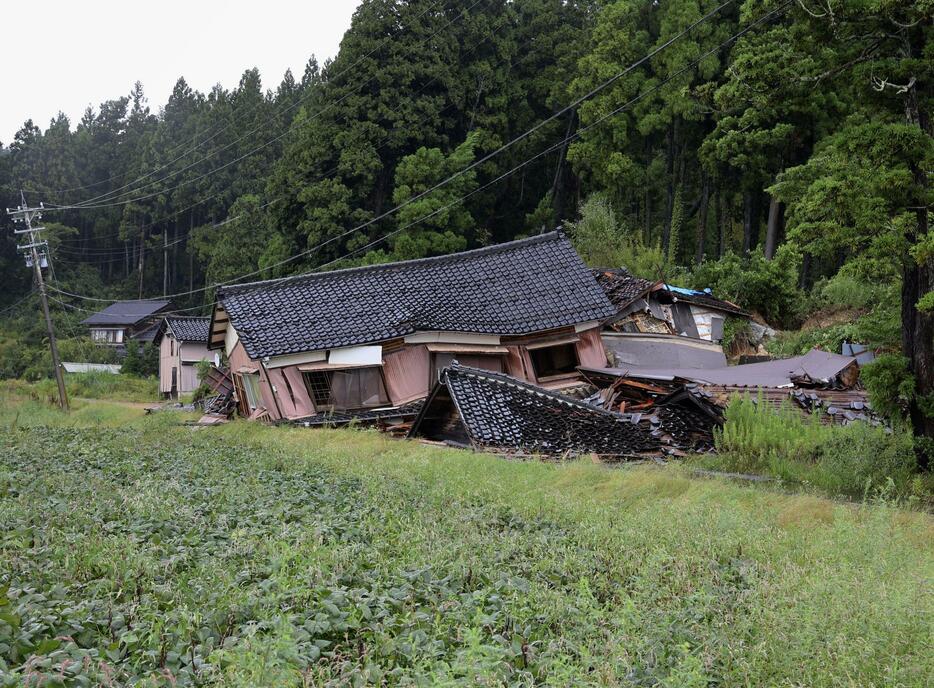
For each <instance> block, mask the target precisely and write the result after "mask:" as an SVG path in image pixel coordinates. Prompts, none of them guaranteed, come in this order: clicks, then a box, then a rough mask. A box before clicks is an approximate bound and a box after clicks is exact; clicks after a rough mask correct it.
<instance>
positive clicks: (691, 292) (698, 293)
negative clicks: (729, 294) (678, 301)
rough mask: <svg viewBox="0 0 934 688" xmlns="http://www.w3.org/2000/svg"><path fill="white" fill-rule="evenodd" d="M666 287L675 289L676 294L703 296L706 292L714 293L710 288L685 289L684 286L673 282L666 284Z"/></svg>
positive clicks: (670, 289) (669, 289) (707, 293)
mask: <svg viewBox="0 0 934 688" xmlns="http://www.w3.org/2000/svg"><path fill="white" fill-rule="evenodd" d="M665 289H667V290H668V291H673V292H674V293H676V294H684V295H685V296H701V295H704V294H706V295H707V296H710V295H711V294H712V293H713V292H711V291H710V288H707V289H704V290H703V291H698V290H697V289H685V288H684V287H676V286H674V285H671V284H666V285H665Z"/></svg>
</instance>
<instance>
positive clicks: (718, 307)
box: [593, 269, 749, 367]
mask: <svg viewBox="0 0 934 688" xmlns="http://www.w3.org/2000/svg"><path fill="white" fill-rule="evenodd" d="M593 274H594V277H595V278H596V280H597V283H598V284H599V285H600V286H601V287H602V288H603V290H604V292H605V293H606V295H607V298H608V299H609V300H610V301H611V302H612V304H613V306H614V307H615V308H616V314H615V315H614V316H613V317H611V318H608V319H607V321H606V323H605V324H606V327H605V329H604V333H603V342H604V345H605V346H606V348H607V351H608V352H609V353H610V355H611V356H612V358H613V359H614V363H617V364H625V363H636V364H640V365H651V364H653V363H658V364H661V363H665V364H675V365H682V366H689V367H718V366H720V365H725V364H726V358H725V357H724V355H723V350H722V349H721V348H720V346H719V343H720V341H721V340H722V339H723V324H724V322H725V321H726V319H727V318H728V317H738V318H749V314H748V313H746V312H745V311H744V310H743V309H742V308H740V307H739V306H737V305H736V304H734V303H730V302H729V301H724V300H723V299H718V298H715V297H714V296H713V295H712V294H711V293H710V291H709V290H705V291H698V290H695V289H683V288H681V287H675V286H672V285H670V284H665V283H664V282H662V281H657V282H651V281H649V280H644V279H641V278H639V277H635V276H633V275H631V274H630V273H629V272H628V271H627V270H623V269H612V270H604V269H598V270H594V271H593Z"/></svg>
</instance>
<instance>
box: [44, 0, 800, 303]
mask: <svg viewBox="0 0 934 688" xmlns="http://www.w3.org/2000/svg"><path fill="white" fill-rule="evenodd" d="M790 2H791V0H789V2H786V3H785V4H783V5H781V6H780V7H778V8H776V9H775V10H773V11H772V12H769V13H768V14H766V15H763V16H762V17H760V18H759V19H757V20H755V21H754V22H752V23H751V24H750V25H749V26H747V27H746V28H744V29H743V30H742V31H739V32H738V33H736V34H734V35H733V36H731V37H730V38H728V39H727V40H725V41H724V42H723V43H721V44H720V45H718V46H717V47H715V48H713V49H711V50H708V51H707V52H705V53H704V54H702V55H701V56H700V57H698V58H696V59H695V60H693V61H692V62H690V63H688V64H686V65H685V66H684V67H682V68H681V69H679V70H677V71H676V72H674V73H672V74H671V75H669V76H668V77H667V78H666V79H664V80H662V81H660V82H659V83H657V84H655V85H654V86H653V87H652V88H650V89H649V90H647V91H644V92H643V93H641V94H639V95H637V96H636V97H634V98H632V99H631V100H629V101H627V102H626V103H625V104H624V105H622V106H620V107H618V108H616V109H615V110H614V111H613V112H612V113H610V114H608V115H605V116H604V117H602V118H600V120H598V121H596V122H594V123H592V124H590V125H588V126H587V127H584V128H582V129H580V130H578V131H577V132H575V133H574V134H571V135H570V136H567V137H565V138H564V139H563V140H562V141H559V142H557V143H555V144H552V145H550V146H548V147H547V148H545V149H544V150H542V151H540V152H539V153H537V154H536V155H534V156H532V157H531V158H528V159H527V160H525V161H523V162H522V163H520V164H518V165H516V166H515V167H513V168H511V169H510V170H508V171H507V172H505V173H503V174H501V175H499V176H498V177H496V178H495V179H493V180H491V181H489V182H487V183H486V184H483V185H482V186H480V187H478V188H477V189H474V190H473V191H471V192H469V193H467V194H465V195H464V196H461V197H460V198H458V199H455V200H454V201H451V202H450V203H447V204H445V205H444V206H442V207H440V208H438V209H436V210H435V211H433V212H431V213H428V214H427V215H424V216H422V217H419V218H417V219H415V220H413V221H412V222H410V223H408V224H406V225H405V226H403V227H399V228H397V229H396V230H393V231H392V232H389V233H387V234H385V235H383V236H382V237H379V238H377V239H375V240H373V241H371V242H370V243H368V244H366V245H365V246H362V247H359V248H357V249H355V250H354V251H351V252H349V253H348V254H346V255H344V256H341V257H340V258H337V259H334V260H332V261H330V262H329V263H325V264H324V265H323V266H319V268H318V269H320V268H321V267H327V266H329V265H332V264H334V263H336V262H338V261H340V260H343V259H344V258H346V257H348V256H350V255H353V254H354V253H356V252H359V251H361V250H364V249H366V248H370V247H372V246H374V245H376V244H378V243H380V242H382V241H385V240H386V239H388V238H390V237H391V236H394V235H396V234H398V233H400V232H402V231H404V230H406V229H408V228H410V227H412V226H414V225H416V224H418V223H420V222H423V221H425V220H427V219H430V218H431V217H433V216H435V215H437V214H439V213H441V212H444V211H445V210H448V209H450V208H452V207H454V206H455V205H458V204H460V203H462V202H463V201H464V200H466V199H467V198H469V197H471V196H473V195H475V194H477V193H479V192H480V191H483V190H485V189H487V188H489V187H490V186H492V185H494V184H496V183H498V182H500V181H502V180H503V179H505V178H507V177H509V176H511V175H512V174H514V173H515V172H517V171H518V170H520V169H522V168H523V167H525V166H527V165H529V164H531V163H532V162H534V161H535V160H537V159H539V158H541V157H543V156H545V155H548V154H550V153H552V152H554V151H555V150H557V149H559V148H560V147H561V146H563V145H565V144H566V143H569V142H571V141H573V140H575V139H576V138H579V137H580V135H581V134H583V133H584V132H585V131H587V130H589V129H591V128H592V127H594V126H598V125H599V124H602V123H603V122H604V121H606V119H608V118H609V117H611V116H614V115H616V114H619V113H620V112H622V111H623V110H625V109H628V108H629V107H631V106H632V105H634V104H635V103H637V102H638V101H640V100H642V99H643V98H645V97H647V96H649V95H651V94H652V93H654V92H656V91H658V90H659V89H660V88H662V87H663V86H665V85H666V84H668V83H670V82H671V81H673V80H674V79H676V78H677V77H679V76H681V75H682V74H683V73H685V72H686V71H688V70H689V69H692V68H694V67H696V66H697V65H698V64H699V63H700V62H701V61H702V60H704V59H706V58H707V57H709V56H710V55H712V54H714V53H716V52H718V51H719V50H721V49H723V48H724V47H726V46H727V45H729V44H730V43H732V42H733V41H735V40H736V39H738V38H740V37H741V36H743V35H744V34H746V33H747V32H749V31H750V30H752V29H753V28H754V27H755V26H758V25H759V24H761V23H762V22H764V21H765V20H767V19H769V18H771V17H772V16H774V15H776V14H777V13H778V12H780V11H782V10H784V9H785V7H787V6H788V5H789V4H790ZM727 4H729V3H724V5H721V6H720V8H722V7H725V6H726V5H727ZM718 9H719V8H718ZM707 16H708V17H709V16H711V15H707ZM669 44H670V42H669ZM639 62H640V63H641V62H644V58H643V59H642V60H640V61H639ZM624 71H631V69H629V68H627V70H624ZM614 79H616V77H614ZM569 107H570V106H569ZM565 111H567V109H565ZM537 127H539V128H540V125H537ZM524 137H525V134H520V135H519V136H518V137H516V138H515V139H513V141H511V142H509V143H507V144H504V146H503V147H501V149H500V150H504V149H505V148H506V147H508V146H509V145H511V144H512V143H514V142H515V141H517V140H520V139H522V138H524ZM495 153H496V151H494V153H493V154H490V155H489V156H487V157H486V158H485V159H489V158H490V157H492V156H493V155H494V154H495ZM483 161H484V160H480V161H477V162H475V163H473V164H471V165H469V166H468V167H466V168H464V169H463V170H460V171H459V172H457V173H455V174H453V175H451V176H450V177H448V178H447V179H445V180H444V181H442V182H439V183H438V184H436V185H435V186H433V187H432V188H431V189H428V190H427V191H426V192H423V193H422V194H419V195H417V196H415V197H413V198H411V199H409V200H407V201H405V202H403V203H401V204H399V205H398V206H396V207H395V208H393V209H391V210H389V211H386V213H384V214H383V215H382V216H380V217H377V218H373V219H371V220H369V221H367V222H365V223H362V224H361V225H358V226H357V227H354V228H352V229H350V230H347V231H345V232H343V233H341V234H338V235H336V236H334V237H331V238H329V239H327V240H325V241H323V242H320V243H319V244H317V245H315V246H313V247H311V248H309V249H307V250H305V251H302V252H300V253H298V254H295V255H294V256H290V257H289V258H286V259H283V260H281V261H278V262H277V263H274V264H272V265H267V266H264V267H263V268H260V269H258V270H254V271H252V272H249V273H246V274H244V275H241V276H239V277H237V278H234V279H233V280H230V281H227V282H224V283H217V284H213V285H208V286H205V287H201V288H198V289H193V290H189V291H186V292H180V293H177V294H170V295H168V296H166V298H174V297H180V296H189V295H192V294H196V293H202V292H205V291H208V290H209V289H214V288H217V287H222V286H228V285H233V284H234V283H235V282H236V281H238V280H242V279H245V278H247V277H252V276H255V275H257V274H261V273H263V272H267V271H269V270H271V269H273V268H276V267H281V266H282V265H285V264H287V263H290V262H292V261H295V260H297V259H299V258H301V257H304V256H306V255H308V254H310V253H312V252H314V251H317V250H318V249H320V248H323V247H324V246H326V245H328V244H330V243H333V242H335V241H338V240H340V239H342V238H344V237H345V236H347V235H349V234H351V233H353V232H356V231H359V230H360V229H362V228H364V227H366V226H367V225H369V224H372V223H373V222H375V221H377V220H378V219H381V217H385V216H387V215H389V214H392V213H395V212H397V211H398V210H400V209H401V208H403V207H405V206H406V205H408V204H410V203H412V202H413V201H415V200H417V199H419V198H421V197H423V196H424V195H426V194H428V193H431V192H432V191H434V190H436V189H438V188H440V187H441V186H443V185H445V184H447V183H449V182H450V181H451V180H453V179H455V178H457V177H458V176H460V175H462V174H464V173H465V172H466V171H468V170H469V169H472V168H473V167H476V165H478V164H482V162H483ZM59 291H60V293H63V294H65V295H67V296H73V297H75V298H83V299H86V300H90V301H101V302H107V301H108V299H99V298H96V297H86V296H83V295H80V294H74V293H71V292H66V291H61V290H59Z"/></svg>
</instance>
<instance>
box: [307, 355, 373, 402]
mask: <svg viewBox="0 0 934 688" xmlns="http://www.w3.org/2000/svg"><path fill="white" fill-rule="evenodd" d="M303 376H304V379H305V386H306V387H307V388H308V394H309V395H310V396H311V399H312V401H313V402H314V404H315V409H317V410H318V411H321V410H328V409H331V410H334V411H350V410H354V409H365V408H376V407H379V406H388V405H389V395H388V394H387V393H386V385H385V383H384V382H383V371H382V369H381V368H379V367H378V366H372V367H369V368H349V369H346V370H315V371H312V372H308V373H304V374H303Z"/></svg>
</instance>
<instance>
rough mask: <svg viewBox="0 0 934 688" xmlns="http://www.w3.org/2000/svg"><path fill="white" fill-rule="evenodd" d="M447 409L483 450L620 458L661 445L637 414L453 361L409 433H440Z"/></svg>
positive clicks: (444, 422) (656, 448) (415, 434)
mask: <svg viewBox="0 0 934 688" xmlns="http://www.w3.org/2000/svg"><path fill="white" fill-rule="evenodd" d="M452 402H453V404H452ZM445 412H448V413H452V412H453V413H456V414H458V415H459V418H460V422H461V423H463V428H464V430H465V431H466V434H467V436H468V437H469V439H470V442H471V444H473V445H474V446H475V447H477V448H483V449H491V450H506V451H510V452H521V453H528V454H542V455H546V456H565V455H580V454H588V453H594V454H599V455H603V456H615V457H620V456H630V455H635V454H643V453H648V452H654V451H657V450H658V449H659V447H660V440H659V439H658V437H657V435H658V433H657V432H653V430H652V428H651V427H647V425H646V424H645V423H641V422H640V421H641V420H642V418H641V416H640V415H639V414H620V413H613V412H610V411H604V410H602V409H598V408H596V407H594V406H591V405H589V404H586V403H584V402H581V401H578V400H576V399H572V398H570V397H566V396H564V395H561V394H557V393H555V392H551V391H548V390H545V389H542V388H541V387H536V386H535V385H531V384H528V383H526V382H522V381H520V380H517V379H515V378H513V377H510V376H508V375H504V374H502V373H494V372H490V371H487V370H479V369H477V368H469V367H466V366H461V365H458V364H456V363H455V364H454V365H452V366H449V367H447V368H445V369H444V371H442V374H441V381H440V382H439V383H438V385H436V387H435V389H434V390H433V392H432V394H431V396H430V397H429V398H428V401H427V402H426V403H425V406H424V407H423V409H422V412H421V413H420V414H419V417H418V419H417V420H416V421H415V423H414V424H413V427H412V430H411V433H410V435H411V436H413V437H418V436H427V437H433V436H435V435H436V434H439V435H443V431H440V432H439V430H440V429H441V428H442V427H444V426H447V424H448V422H449V421H448V420H447V419H444V418H443V416H444V414H445ZM439 417H442V420H441V421H440V422H439V420H438V418H439Z"/></svg>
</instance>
